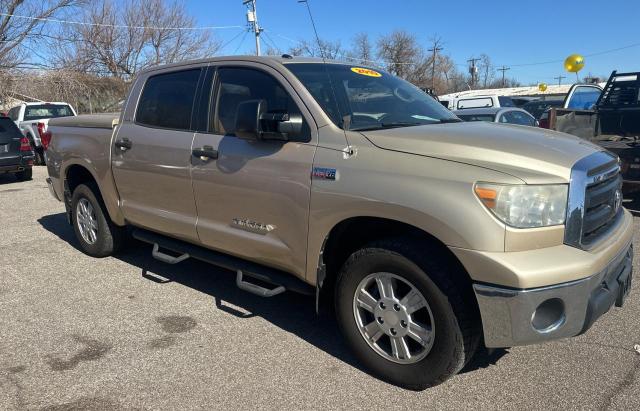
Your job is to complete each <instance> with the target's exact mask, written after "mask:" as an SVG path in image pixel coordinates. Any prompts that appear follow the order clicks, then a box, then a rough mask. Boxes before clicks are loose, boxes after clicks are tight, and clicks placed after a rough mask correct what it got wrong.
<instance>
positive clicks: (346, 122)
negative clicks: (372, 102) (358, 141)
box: [298, 0, 353, 155]
mask: <svg viewBox="0 0 640 411" xmlns="http://www.w3.org/2000/svg"><path fill="white" fill-rule="evenodd" d="M298 3H304V4H305V5H306V6H307V12H308V13H309V19H310V20H311V26H312V27H313V33H314V34H315V36H316V43H317V45H318V49H319V50H320V57H322V66H323V67H324V72H325V74H326V75H327V79H328V80H329V86H330V87H331V94H333V100H334V101H335V102H336V109H337V110H338V114H339V115H340V119H341V120H342V131H343V132H344V139H345V140H346V142H347V150H348V152H349V155H351V154H353V149H352V148H351V144H349V137H347V130H346V129H347V128H349V125H350V123H351V117H350V116H342V113H340V104H339V103H338V97H337V96H336V90H335V88H334V87H333V81H332V80H331V75H330V74H329V69H328V68H327V59H326V58H325V57H324V49H323V48H322V44H321V43H320V36H318V30H316V22H315V21H314V20H313V14H312V13H311V7H309V0H298Z"/></svg>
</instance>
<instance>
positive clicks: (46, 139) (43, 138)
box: [40, 131, 52, 150]
mask: <svg viewBox="0 0 640 411" xmlns="http://www.w3.org/2000/svg"><path fill="white" fill-rule="evenodd" d="M51 137H52V135H51V131H45V132H44V133H42V134H40V142H41V143H42V147H43V148H44V149H45V150H46V149H48V148H49V144H51Z"/></svg>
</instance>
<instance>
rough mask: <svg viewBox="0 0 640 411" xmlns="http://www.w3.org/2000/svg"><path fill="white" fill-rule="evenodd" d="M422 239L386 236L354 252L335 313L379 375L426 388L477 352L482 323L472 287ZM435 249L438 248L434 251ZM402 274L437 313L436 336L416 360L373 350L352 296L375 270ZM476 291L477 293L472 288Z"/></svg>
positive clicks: (353, 344)
mask: <svg viewBox="0 0 640 411" xmlns="http://www.w3.org/2000/svg"><path fill="white" fill-rule="evenodd" d="M425 247H427V246H426V245H424V244H422V243H418V244H417V245H416V243H415V242H414V243H413V246H411V244H410V242H409V241H408V240H397V239H391V240H382V241H378V242H375V243H371V244H369V245H367V246H366V247H364V248H362V249H360V250H358V251H356V252H354V253H353V254H352V255H351V256H350V257H349V258H348V259H347V261H346V262H345V263H344V265H343V267H342V269H341V271H340V273H339V275H338V279H337V282H336V290H335V297H336V298H335V306H336V316H337V320H338V323H339V326H340V329H341V331H342V334H343V335H344V337H345V339H346V341H347V344H348V345H349V346H350V348H351V350H352V351H353V353H354V354H355V356H356V357H357V358H358V359H359V360H360V362H361V363H362V364H363V365H364V366H365V367H366V368H367V369H368V370H369V371H370V372H371V373H372V374H373V375H375V376H376V377H378V378H380V379H382V380H384V381H387V382H389V383H391V384H394V385H398V386H400V387H404V388H408V389H412V390H423V389H426V388H428V387H432V386H435V385H438V384H441V383H443V382H444V381H446V380H447V379H448V378H449V377H451V376H453V375H455V374H456V373H457V372H458V371H460V370H461V369H462V368H463V367H464V365H465V364H466V363H467V362H468V361H469V360H470V359H471V358H472V357H473V355H474V352H475V350H476V348H477V347H478V345H479V342H480V338H481V323H480V319H479V316H478V314H477V309H476V307H475V305H474V301H469V297H470V290H467V291H465V290H464V289H461V287H460V286H456V284H455V283H454V281H453V279H452V278H453V276H454V275H455V274H457V273H452V270H458V269H459V268H455V267H452V264H450V263H447V262H446V261H442V260H441V259H438V257H435V258H434V257H433V256H429V255H428V254H429V253H425V250H426V249H427V248H425ZM434 254H436V253H434ZM378 272H386V273H392V274H395V275H397V276H400V277H402V278H403V279H405V280H407V281H408V282H409V283H411V284H412V285H413V286H414V287H415V288H417V289H418V291H420V292H421V293H422V294H423V296H424V297H425V299H426V301H427V303H428V304H429V306H430V309H431V311H432V314H433V321H434V330H435V334H434V335H435V338H434V341H433V346H432V347H431V350H430V351H429V352H428V354H427V355H426V356H425V357H424V358H422V359H421V360H419V361H417V362H415V363H412V364H399V363H397V362H393V361H391V360H389V359H387V358H385V357H383V356H382V355H380V354H378V353H377V352H376V351H374V349H373V348H371V347H370V346H369V344H368V343H367V342H366V341H365V339H364V337H363V336H362V335H361V334H360V331H359V329H358V326H357V325H356V320H355V316H354V309H353V300H354V295H355V292H356V290H357V288H358V285H359V283H360V282H361V281H362V280H363V279H364V278H365V277H367V276H368V275H370V274H372V273H378ZM471 297H472V294H471Z"/></svg>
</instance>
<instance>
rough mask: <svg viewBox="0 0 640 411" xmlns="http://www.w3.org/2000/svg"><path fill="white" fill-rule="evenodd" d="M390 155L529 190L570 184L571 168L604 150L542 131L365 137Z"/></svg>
mask: <svg viewBox="0 0 640 411" xmlns="http://www.w3.org/2000/svg"><path fill="white" fill-rule="evenodd" d="M362 133H363V134H364V135H365V136H366V137H367V139H369V140H370V141H371V142H372V143H373V144H374V145H376V146H378V147H380V148H383V149H386V150H394V151H400V152H405V153H410V154H417V155H422V156H428V157H435V158H441V159H444V160H451V161H456V162H460V163H465V164H471V165H474V166H478V167H484V168H489V169H492V170H495V171H499V172H503V173H507V174H510V175H512V176H514V177H518V178H520V179H521V180H523V181H524V182H526V183H528V184H545V183H558V182H561V183H566V182H568V181H569V177H570V174H571V167H572V166H573V165H574V164H575V163H576V162H577V161H578V160H580V159H581V158H583V157H586V156H587V155H589V154H592V153H594V152H595V151H602V150H603V149H602V148H601V147H599V146H597V145H595V144H592V143H590V142H588V141H586V140H583V139H581V138H579V137H575V136H572V135H569V134H564V133H558V132H555V131H550V130H545V129H541V128H536V127H527V126H512V125H503V124H492V123H484V122H463V123H449V124H432V125H424V126H416V127H403V128H394V129H387V130H375V131H364V132H362Z"/></svg>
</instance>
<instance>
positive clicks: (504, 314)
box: [473, 243, 633, 348]
mask: <svg viewBox="0 0 640 411" xmlns="http://www.w3.org/2000/svg"><path fill="white" fill-rule="evenodd" d="M632 260H633V246H632V245H631V244H630V243H628V244H627V245H626V246H625V247H624V248H623V250H622V251H621V252H620V253H619V254H618V255H616V257H615V258H613V259H612V260H611V261H610V262H609V264H607V265H606V267H605V268H604V269H602V270H601V271H600V272H598V273H597V274H595V275H592V276H590V277H587V278H584V279H581V280H576V281H571V282H567V283H562V284H556V285H552V286H548V287H537V288H531V289H510V288H501V287H499V286H493V285H485V284H478V283H476V284H474V286H473V289H474V292H475V294H476V298H477V300H478V305H479V307H480V313H481V316H482V325H483V330H484V338H485V345H486V346H487V347H493V348H497V347H512V346H516V345H526V344H533V343H538V342H543V341H549V340H555V339H558V338H564V337H573V336H575V335H578V334H581V333H584V332H585V331H586V330H588V329H589V328H590V327H591V325H593V323H594V322H595V321H596V320H597V319H598V318H599V317H600V316H602V315H603V314H605V313H606V312H607V311H609V309H610V308H611V307H612V306H613V305H614V304H616V305H618V306H621V305H622V302H623V299H624V297H625V296H626V294H627V293H628V292H629V289H630V285H631V278H632Z"/></svg>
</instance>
